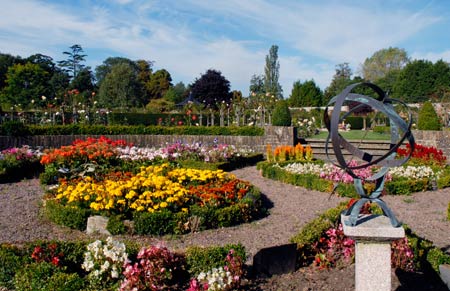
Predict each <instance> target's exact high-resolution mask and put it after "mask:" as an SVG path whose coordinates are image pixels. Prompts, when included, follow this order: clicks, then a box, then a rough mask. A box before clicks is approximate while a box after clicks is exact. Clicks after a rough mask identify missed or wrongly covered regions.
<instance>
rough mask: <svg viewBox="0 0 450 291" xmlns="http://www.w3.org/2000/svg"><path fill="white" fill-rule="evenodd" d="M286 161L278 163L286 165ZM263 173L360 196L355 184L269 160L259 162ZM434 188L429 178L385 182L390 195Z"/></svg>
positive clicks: (447, 180)
mask: <svg viewBox="0 0 450 291" xmlns="http://www.w3.org/2000/svg"><path fill="white" fill-rule="evenodd" d="M285 164H286V163H278V165H280V166H284V165H285ZM257 169H259V170H260V171H261V173H262V175H263V176H264V177H266V178H269V179H273V180H277V181H281V182H284V183H288V184H292V185H296V186H300V187H303V188H306V189H310V190H317V191H321V192H332V191H333V193H337V194H338V195H339V196H341V197H353V198H356V197H359V196H358V194H357V193H356V190H355V187H354V185H353V184H345V183H333V182H332V181H329V180H325V179H321V178H320V177H318V176H317V175H313V174H302V175H300V174H293V173H289V172H288V171H285V170H283V169H282V168H280V167H278V166H276V165H275V164H273V163H269V162H259V163H258V164H257ZM437 186H438V188H439V189H442V188H445V187H449V186H450V173H449V170H446V169H444V171H443V174H442V175H441V176H440V177H439V179H438V180H437ZM431 189H432V181H431V180H430V179H428V178H423V179H406V178H398V179H396V180H394V181H389V182H388V183H386V184H385V190H386V191H387V193H388V194H390V195H411V194H412V193H415V192H422V191H427V190H431Z"/></svg>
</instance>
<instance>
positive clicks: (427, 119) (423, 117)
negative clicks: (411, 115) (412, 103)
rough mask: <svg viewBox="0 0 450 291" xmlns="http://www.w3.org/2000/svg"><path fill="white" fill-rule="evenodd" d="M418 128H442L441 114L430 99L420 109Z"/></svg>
mask: <svg viewBox="0 0 450 291" xmlns="http://www.w3.org/2000/svg"><path fill="white" fill-rule="evenodd" d="M417 128H418V129H419V130H441V122H440V120H439V116H438V115H437V113H436V110H434V107H433V104H431V102H430V101H426V102H425V103H423V105H422V108H421V109H420V111H419V119H418V121H417Z"/></svg>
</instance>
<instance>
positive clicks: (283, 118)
mask: <svg viewBox="0 0 450 291" xmlns="http://www.w3.org/2000/svg"><path fill="white" fill-rule="evenodd" d="M291 123H292V118H291V112H290V111H289V106H288V104H287V102H286V101H285V100H280V101H278V102H277V104H276V105H275V109H274V111H273V113H272V125H274V126H290V125H291Z"/></svg>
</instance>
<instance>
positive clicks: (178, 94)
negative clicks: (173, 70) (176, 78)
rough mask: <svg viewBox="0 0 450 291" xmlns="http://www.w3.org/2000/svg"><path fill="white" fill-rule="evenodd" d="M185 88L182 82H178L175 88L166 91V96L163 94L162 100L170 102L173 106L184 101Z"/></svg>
mask: <svg viewBox="0 0 450 291" xmlns="http://www.w3.org/2000/svg"><path fill="white" fill-rule="evenodd" d="M186 90H187V88H186V86H185V85H184V83H183V82H178V83H176V84H175V86H173V87H171V88H169V90H167V92H166V94H164V99H166V100H167V101H171V102H173V103H175V104H177V103H180V102H181V101H183V100H184V96H185V93H186Z"/></svg>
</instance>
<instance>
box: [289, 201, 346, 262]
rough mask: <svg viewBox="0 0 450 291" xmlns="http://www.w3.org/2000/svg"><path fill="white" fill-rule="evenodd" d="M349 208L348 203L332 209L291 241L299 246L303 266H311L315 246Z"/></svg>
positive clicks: (307, 225) (304, 228)
mask: <svg viewBox="0 0 450 291" xmlns="http://www.w3.org/2000/svg"><path fill="white" fill-rule="evenodd" d="M346 208H347V203H345V202H343V203H341V204H339V205H338V206H337V207H335V208H330V209H328V210H327V211H325V212H324V213H322V214H321V215H320V216H319V217H317V218H315V219H313V220H312V221H310V222H309V223H307V224H306V225H305V226H304V227H303V228H302V229H301V230H300V232H299V233H298V234H296V235H295V236H293V237H292V238H291V239H290V241H291V242H292V243H296V244H297V253H298V259H299V263H300V265H301V266H306V265H309V264H310V263H311V262H312V260H313V258H314V254H313V249H312V248H313V245H314V243H315V242H317V241H318V240H319V239H320V238H321V237H322V235H323V233H324V232H325V231H327V230H328V229H329V228H331V227H333V226H334V225H335V224H336V223H337V221H339V220H340V215H341V213H342V211H344V210H345V209H346Z"/></svg>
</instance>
